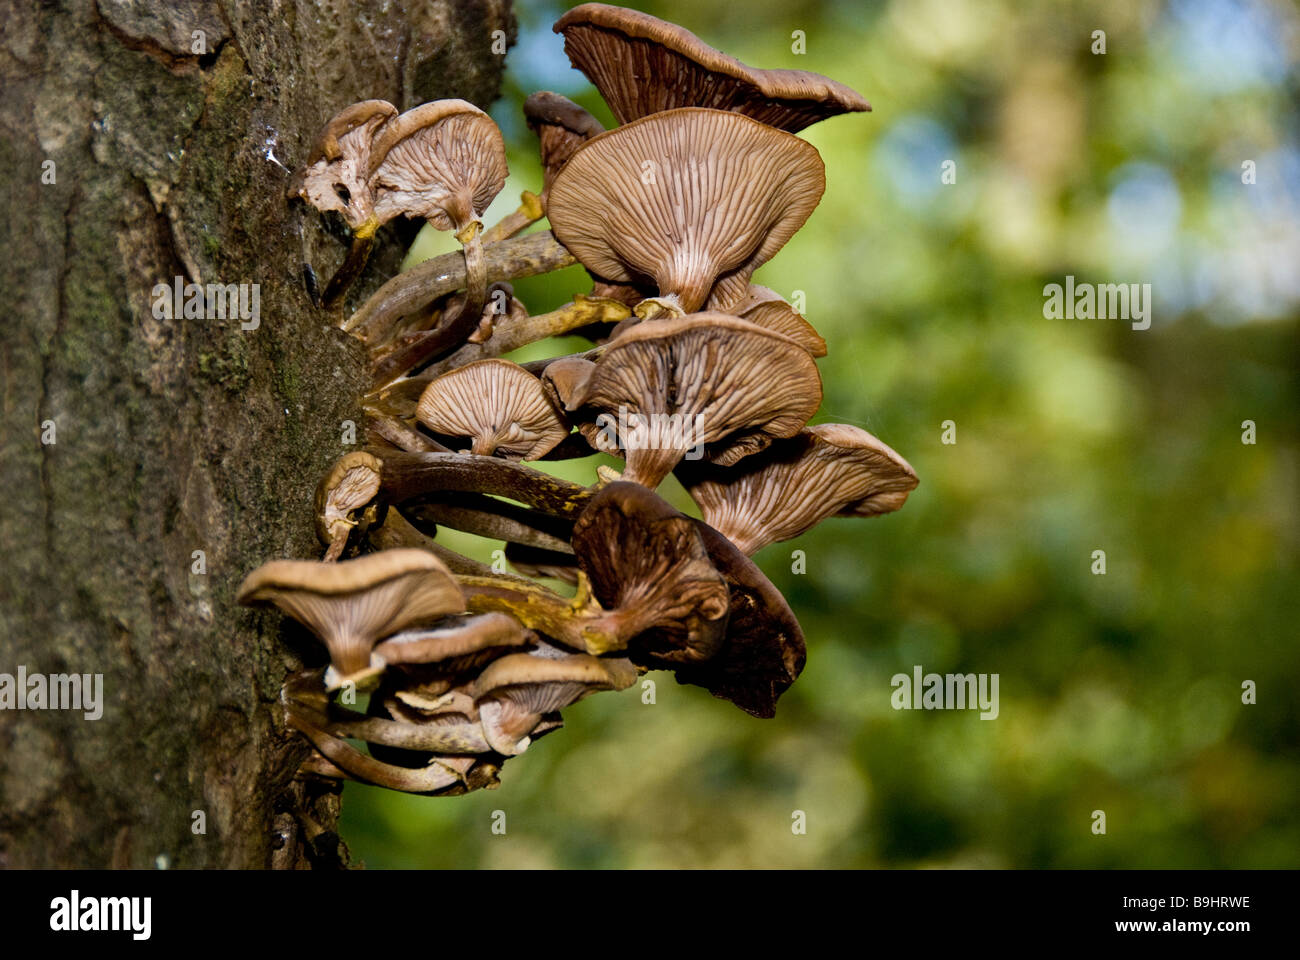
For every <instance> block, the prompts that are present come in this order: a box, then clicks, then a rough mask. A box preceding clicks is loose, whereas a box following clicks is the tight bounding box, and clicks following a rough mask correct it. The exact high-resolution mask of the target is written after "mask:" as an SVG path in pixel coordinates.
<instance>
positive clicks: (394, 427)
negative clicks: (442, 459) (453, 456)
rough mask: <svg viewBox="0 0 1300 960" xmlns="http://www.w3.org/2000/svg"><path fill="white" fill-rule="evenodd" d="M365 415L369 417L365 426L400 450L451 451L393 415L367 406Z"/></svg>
mask: <svg viewBox="0 0 1300 960" xmlns="http://www.w3.org/2000/svg"><path fill="white" fill-rule="evenodd" d="M366 416H368V417H369V418H370V421H369V423H367V424H366V426H367V427H368V428H369V429H370V431H371V432H372V433H374V434H375V435H376V436H378V437H380V438H382V439H384V440H387V441H388V442H389V443H391V444H393V445H394V446H396V447H398V448H400V449H402V450H407V451H410V452H412V453H451V451H450V450H448V449H447V448H446V447H444V446H443V445H442V444H440V443H437V442H435V441H433V440H430V439H429V438H428V437H426V436H425V435H424V434H422V433H420V432H419V431H418V430H416V429H414V428H412V427H408V426H407V425H406V424H404V423H402V422H401V421H400V420H398V419H396V418H395V417H390V416H387V415H386V414H383V413H380V412H379V411H377V410H373V409H369V408H367V409H366Z"/></svg>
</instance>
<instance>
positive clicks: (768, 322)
mask: <svg viewBox="0 0 1300 960" xmlns="http://www.w3.org/2000/svg"><path fill="white" fill-rule="evenodd" d="M726 312H727V313H729V314H731V315H732V316H736V317H740V318H741V319H742V320H748V321H749V322H750V323H756V324H758V325H759V326H760V327H763V328H765V329H767V330H772V331H775V332H776V333H779V334H781V335H783V336H786V337H789V338H790V339H791V340H793V341H794V342H795V343H797V344H799V346H801V347H803V348H804V349H805V350H807V351H808V352H809V353H810V354H811V355H812V356H814V357H824V356H826V341H825V340H823V339H822V338H821V335H820V334H819V333H818V332H817V331H816V330H815V329H814V328H813V325H812V324H811V323H809V322H808V321H807V320H805V319H804V318H803V317H802V316H800V315H799V314H798V313H796V312H795V309H794V307H792V306H790V304H789V303H787V302H786V301H785V299H784V298H783V297H782V296H781V295H780V294H778V293H777V292H776V291H775V290H771V289H769V288H767V287H764V286H762V285H760V284H757V283H751V284H750V285H749V289H748V290H747V291H746V293H745V297H744V299H743V300H740V301H739V302H737V303H733V304H732V305H731V306H729V307H728V308H727V310H726Z"/></svg>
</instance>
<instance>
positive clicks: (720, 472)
mask: <svg viewBox="0 0 1300 960" xmlns="http://www.w3.org/2000/svg"><path fill="white" fill-rule="evenodd" d="M678 476H679V478H680V479H681V480H682V483H683V484H684V485H685V486H686V488H687V490H688V491H689V492H690V495H691V498H692V499H693V500H694V501H695V502H696V503H697V504H699V506H700V510H701V512H702V513H703V515H704V522H705V523H707V524H709V525H710V526H711V527H714V528H716V529H717V530H718V531H720V532H721V533H723V534H724V535H725V536H726V537H727V538H728V539H729V540H731V541H732V543H734V544H735V545H736V546H737V547H738V548H739V549H740V550H741V551H743V552H744V553H745V554H746V555H751V554H753V553H754V552H756V551H757V550H760V549H762V548H763V547H765V546H767V545H768V544H769V543H776V542H777V541H780V540H790V539H793V538H794V537H797V536H799V535H800V534H801V533H803V532H805V531H806V530H809V529H811V528H812V527H814V526H816V525H817V524H818V523H820V522H821V521H822V520H824V519H825V518H827V517H830V516H836V515H838V516H852V517H874V516H879V515H880V514H883V513H889V512H891V511H893V510H897V509H898V508H899V507H901V506H902V505H903V503H904V501H906V500H907V495H908V494H909V493H911V492H912V491H913V490H914V489H915V488H916V485H917V483H918V480H917V477H916V471H914V470H913V469H912V467H911V465H910V464H909V463H908V462H907V461H906V460H904V459H903V458H902V457H900V456H899V455H898V454H897V453H895V452H894V451H893V450H892V449H891V448H889V447H888V446H886V445H885V444H884V443H881V442H880V441H879V440H877V439H876V438H875V437H873V436H872V435H871V434H869V433H867V431H865V430H862V429H860V428H858V427H854V426H849V425H848V424H843V423H822V424H818V425H817V426H815V427H807V428H805V429H804V430H802V431H801V432H800V433H799V435H798V436H795V437H791V438H790V439H788V440H780V441H777V442H776V443H774V444H772V446H770V447H769V448H768V449H767V450H765V451H763V452H762V453H760V454H758V455H756V456H753V457H749V458H747V459H745V460H743V461H741V462H740V463H739V464H737V465H736V466H734V467H730V468H727V469H718V468H715V467H713V466H711V465H698V466H697V465H695V464H682V466H681V467H680V468H679V473H678Z"/></svg>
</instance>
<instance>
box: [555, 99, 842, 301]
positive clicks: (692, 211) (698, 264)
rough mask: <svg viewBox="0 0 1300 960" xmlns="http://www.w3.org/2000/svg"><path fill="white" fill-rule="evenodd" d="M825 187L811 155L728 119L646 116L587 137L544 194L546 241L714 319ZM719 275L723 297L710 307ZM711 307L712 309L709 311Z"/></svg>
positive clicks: (765, 130)
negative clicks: (649, 283)
mask: <svg viewBox="0 0 1300 960" xmlns="http://www.w3.org/2000/svg"><path fill="white" fill-rule="evenodd" d="M825 187H826V176H825V167H824V166H823V164H822V160H821V157H820V156H819V155H818V153H817V150H816V148H815V147H813V146H812V145H811V144H809V143H807V142H805V141H803V140H800V139H799V138H798V137H795V136H791V135H790V134H788V133H783V132H782V131H780V130H777V129H775V128H773V127H769V126H767V125H765V124H762V123H759V122H758V121H756V120H751V119H750V118H749V117H745V116H741V115H740V114H736V113H724V112H722V111H719V110H702V109H683V110H669V111H667V112H665V113H656V114H653V115H652V116H648V117H645V118H643V119H641V120H637V121H634V122H633V123H629V124H628V125H627V126H624V127H619V128H618V129H616V130H610V131H608V132H606V133H602V134H600V135H599V136H597V137H593V138H592V139H591V140H589V141H588V142H587V143H586V144H585V145H583V146H582V147H580V148H579V149H578V151H577V152H576V153H575V154H574V155H573V156H572V157H571V158H570V159H569V162H568V163H567V164H565V166H564V169H563V170H561V171H560V172H559V174H558V175H557V176H556V178H555V182H554V183H553V184H552V185H551V190H550V195H549V198H548V200H547V215H548V216H549V217H550V220H551V228H552V230H553V231H554V233H555V236H556V238H557V239H558V240H559V241H560V242H561V243H562V244H564V246H565V247H567V248H568V249H569V251H570V252H571V253H572V254H573V255H574V256H575V257H577V258H578V260H579V261H580V262H581V263H582V265H583V266H584V267H586V268H587V269H588V270H590V271H591V272H592V273H593V274H595V275H597V276H598V277H600V278H602V279H604V280H607V281H616V282H618V283H637V282H644V278H645V277H650V278H652V279H653V280H654V282H655V283H656V284H657V285H658V287H659V292H660V294H662V295H668V294H676V295H677V296H678V297H679V298H680V300H681V306H682V309H683V310H684V311H685V312H686V313H693V312H694V311H696V310H699V309H700V307H702V306H703V305H704V303H705V300H706V299H709V302H710V304H711V305H713V306H715V307H719V308H725V307H726V306H728V305H729V303H730V301H731V300H732V299H733V298H734V299H739V297H741V296H743V294H744V288H745V287H746V285H747V284H748V283H749V277H750V275H751V274H753V272H754V271H755V270H757V269H758V268H759V267H760V266H761V265H762V264H764V263H766V262H767V261H768V260H770V259H771V258H772V257H773V256H774V255H775V254H776V252H777V251H778V250H780V249H781V247H783V246H784V245H785V243H786V241H787V240H789V239H790V238H791V237H792V236H794V234H795V231H797V230H798V229H799V228H800V227H801V226H803V224H804V221H806V220H807V219H808V216H809V214H811V213H812V211H813V209H814V208H815V207H816V206H817V203H818V201H820V200H821V196H822V192H823V190H824V189H825ZM724 274H725V275H726V276H727V284H726V285H725V286H724V292H725V294H726V296H725V297H723V298H721V299H719V298H714V299H710V293H711V292H712V291H713V287H714V284H715V282H716V281H717V280H718V278H719V277H720V276H721V275H724ZM715 300H716V302H715Z"/></svg>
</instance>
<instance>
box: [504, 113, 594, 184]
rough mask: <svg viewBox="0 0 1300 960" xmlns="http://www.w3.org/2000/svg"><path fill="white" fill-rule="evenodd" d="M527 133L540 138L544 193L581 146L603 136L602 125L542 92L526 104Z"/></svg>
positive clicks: (591, 117)
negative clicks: (593, 138) (595, 137)
mask: <svg viewBox="0 0 1300 960" xmlns="http://www.w3.org/2000/svg"><path fill="white" fill-rule="evenodd" d="M524 118H525V119H526V120H527V122H528V129H530V130H532V131H533V133H535V134H537V139H538V142H539V147H540V155H541V159H542V193H543V194H545V193H546V191H547V190H549V189H550V186H551V183H552V181H554V180H555V175H556V174H557V173H559V172H560V170H561V169H562V168H563V167H564V165H565V164H566V163H568V162H569V158H570V157H572V156H573V154H574V151H576V150H577V149H578V148H579V147H580V146H582V145H583V144H584V143H586V142H587V141H588V140H590V139H591V138H592V137H594V136H596V135H597V134H600V133H604V132H605V128H604V127H603V126H601V124H600V121H599V120H597V119H596V118H595V117H593V116H592V115H591V114H590V113H588V112H587V111H586V110H584V109H583V108H582V107H580V106H578V105H577V104H576V103H574V102H573V101H572V100H570V99H569V98H568V97H562V96H560V95H559V94H558V93H552V92H551V91H549V90H540V91H538V92H537V93H534V94H532V95H531V96H530V97H529V98H528V99H527V100H525V101H524Z"/></svg>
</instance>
